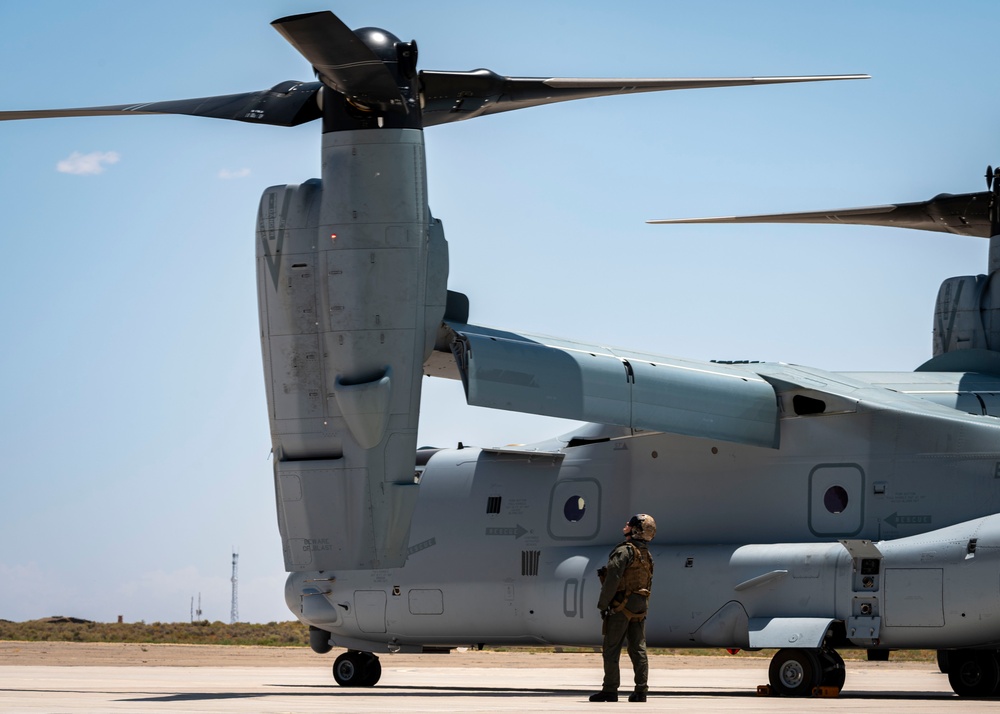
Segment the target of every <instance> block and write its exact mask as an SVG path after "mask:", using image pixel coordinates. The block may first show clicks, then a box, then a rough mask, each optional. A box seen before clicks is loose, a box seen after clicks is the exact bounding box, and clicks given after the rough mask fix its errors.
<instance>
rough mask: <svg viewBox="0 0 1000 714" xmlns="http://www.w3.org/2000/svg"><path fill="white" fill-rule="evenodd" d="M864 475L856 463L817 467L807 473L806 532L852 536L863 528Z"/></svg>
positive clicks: (821, 534) (818, 534)
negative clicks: (807, 509)
mask: <svg viewBox="0 0 1000 714" xmlns="http://www.w3.org/2000/svg"><path fill="white" fill-rule="evenodd" d="M864 482H865V472H864V471H863V470H862V469H861V467H860V466H859V465H858V464H820V465H818V466H816V467H815V468H813V470H812V472H811V473H810V474H809V530H810V531H812V533H813V535H816V536H853V535H857V534H858V533H860V532H861V527H862V526H863V525H864V511H865V509H864V505H865V496H864V494H865V491H864Z"/></svg>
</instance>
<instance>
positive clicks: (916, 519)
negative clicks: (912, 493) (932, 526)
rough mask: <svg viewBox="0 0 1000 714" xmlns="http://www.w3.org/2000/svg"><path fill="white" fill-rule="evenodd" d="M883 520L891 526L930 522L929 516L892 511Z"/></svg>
mask: <svg viewBox="0 0 1000 714" xmlns="http://www.w3.org/2000/svg"><path fill="white" fill-rule="evenodd" d="M885 522H886V523H888V524H889V525H890V526H892V527H893V528H895V527H897V526H899V525H913V524H925V523H930V522H931V517H930V516H900V515H899V514H897V513H893V514H892V515H890V516H886V517H885Z"/></svg>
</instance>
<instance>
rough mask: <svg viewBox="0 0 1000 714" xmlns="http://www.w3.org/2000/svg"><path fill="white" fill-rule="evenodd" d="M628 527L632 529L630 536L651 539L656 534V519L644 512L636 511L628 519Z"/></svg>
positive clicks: (637, 538) (638, 538)
mask: <svg viewBox="0 0 1000 714" xmlns="http://www.w3.org/2000/svg"><path fill="white" fill-rule="evenodd" d="M628 527H629V528H631V529H632V537H633V538H635V539H636V540H646V541H650V540H653V536H655V535H656V521H654V520H653V517H652V516H650V515H648V514H645V513H636V514H635V515H634V516H632V517H631V518H630V519H629V521H628Z"/></svg>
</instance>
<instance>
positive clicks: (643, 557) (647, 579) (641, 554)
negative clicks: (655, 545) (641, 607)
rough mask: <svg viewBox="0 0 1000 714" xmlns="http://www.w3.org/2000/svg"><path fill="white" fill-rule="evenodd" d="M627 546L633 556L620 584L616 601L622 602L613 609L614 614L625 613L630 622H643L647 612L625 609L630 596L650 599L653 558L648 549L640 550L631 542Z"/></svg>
mask: <svg viewBox="0 0 1000 714" xmlns="http://www.w3.org/2000/svg"><path fill="white" fill-rule="evenodd" d="M625 546H626V547H627V548H628V549H629V552H630V553H631V555H632V561H631V562H630V563H629V564H628V565H627V566H626V567H625V572H624V573H622V579H621V580H620V581H619V582H618V592H616V593H615V600H616V601H617V600H619V598H620V600H621V601H620V602H618V604H617V605H614V606H612V608H611V609H612V611H613V612H622V613H624V614H625V616H626V617H627V618H628V619H629V620H643V619H645V618H646V613H645V612H640V613H634V612H631V611H630V610H627V609H626V608H625V603H627V602H628V598H629V595H633V594H636V595H642V596H643V597H649V592H650V588H652V587H653V557H652V556H651V555H650V554H649V550H648V549H647V548H639V547H638V546H636V545H635V544H634V543H632V542H630V541H629V542H626V543H625Z"/></svg>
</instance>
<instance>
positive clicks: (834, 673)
mask: <svg viewBox="0 0 1000 714" xmlns="http://www.w3.org/2000/svg"><path fill="white" fill-rule="evenodd" d="M819 662H820V665H821V667H822V670H823V673H822V674H821V675H820V684H822V685H823V686H824V687H836V688H837V689H843V688H844V682H845V681H846V680H847V669H846V668H845V666H844V658H843V657H841V656H840V653H839V652H837V651H836V650H830V649H826V648H823V649H821V650H820V651H819Z"/></svg>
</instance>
